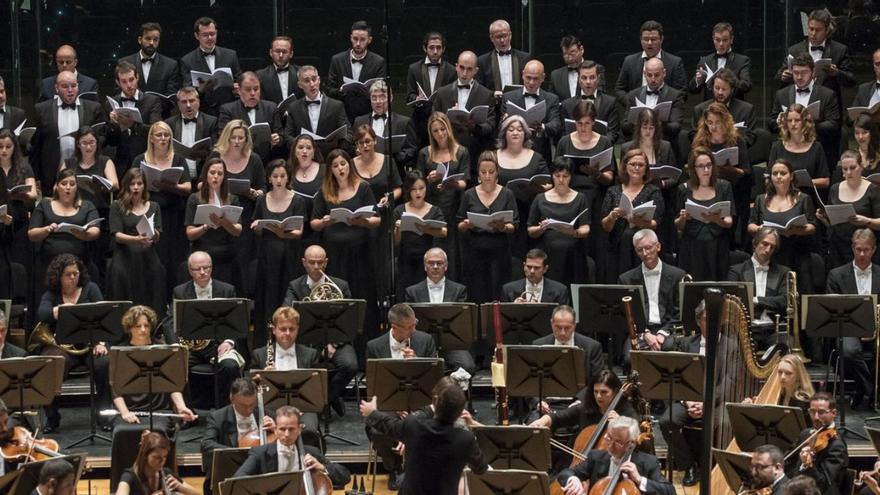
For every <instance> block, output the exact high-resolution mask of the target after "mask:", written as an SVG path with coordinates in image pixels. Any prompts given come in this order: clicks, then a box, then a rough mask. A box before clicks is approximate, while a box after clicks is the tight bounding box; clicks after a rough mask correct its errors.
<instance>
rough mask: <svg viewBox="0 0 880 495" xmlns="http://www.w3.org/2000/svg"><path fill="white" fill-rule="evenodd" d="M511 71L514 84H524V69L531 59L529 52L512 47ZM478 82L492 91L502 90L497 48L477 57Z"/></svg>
mask: <svg viewBox="0 0 880 495" xmlns="http://www.w3.org/2000/svg"><path fill="white" fill-rule="evenodd" d="M511 52H512V53H511V56H510V71H511V72H512V75H513V79H512V83H513V84H522V70H523V67H525V66H526V63H527V62H528V61H529V58H531V57H530V56H529V54H528V53H526V52H524V51H522V50H516V49H511ZM477 67H478V69H479V70H477V75H476V76H475V77H474V78H475V79H476V80H477V82H479V83H480V84H482V85H483V86H485V87H487V88H489V89H490V90H491V91H493V92H494V91H501V90H502V89H504V87H503V86H502V85H501V72H500V70H499V69H498V54H497V53H496V52H495V50H492V51H489V52H486V53H484V54H482V55H480V56H479V57H478V58H477Z"/></svg>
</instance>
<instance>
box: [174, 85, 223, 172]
mask: <svg viewBox="0 0 880 495" xmlns="http://www.w3.org/2000/svg"><path fill="white" fill-rule="evenodd" d="M200 108H201V100H200V99H199V92H198V91H197V90H196V88H194V87H192V86H184V87H183V88H181V89H180V90H178V91H177V109H178V111H179V113H178V114H177V115H174V116H173V117H171V118H169V119H167V120H166V121H165V123H166V124H168V127H171V133H172V135H173V136H172V137H174V139H176V140H178V141H180V142H181V143H183V144H184V145H185V146H192V145H193V143H195V142H196V141H200V140H202V139H205V138H211V139H212V140H214V139H216V136H217V135H218V134H220V131H219V130H218V129H217V117H214V116H213V115H208V114H206V113H204V112H200V111H199V109H200ZM210 144H211V146H208V149H213V148H214V146H213V142H212V143H210ZM207 157H208V153H203V154H196V155H193V156H192V158H186V165H187V168H189V176H190V177H192V178H193V186H195V183H196V182H198V177H199V173H200V172H201V170H202V163H204V162H205V159H206V158H207Z"/></svg>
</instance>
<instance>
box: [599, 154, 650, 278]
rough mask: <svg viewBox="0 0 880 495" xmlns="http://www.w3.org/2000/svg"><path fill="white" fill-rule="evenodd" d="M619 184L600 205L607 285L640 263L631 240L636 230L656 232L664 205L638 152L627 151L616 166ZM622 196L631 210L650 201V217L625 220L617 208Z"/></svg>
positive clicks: (612, 188) (645, 162) (643, 157)
mask: <svg viewBox="0 0 880 495" xmlns="http://www.w3.org/2000/svg"><path fill="white" fill-rule="evenodd" d="M617 176H618V180H620V184H615V185H613V186H611V187H610V188H609V189H608V193H607V194H606V195H605V200H604V201H603V203H602V213H601V218H602V229H603V230H604V231H605V232H607V233H608V240H609V242H608V244H609V245H608V253H607V254H606V256H607V258H606V261H605V264H606V267H605V280H606V283H609V284H613V283H617V277H619V276H620V274H621V273H623V272H625V271H627V270H629V269H631V268H635V267H636V266H638V265H639V263H640V262H641V261H640V260H639V258H638V257H637V256H636V252H635V249H634V248H633V244H632V237H633V234H634V233H636V231H638V230H641V229H651V230H654V231H656V230H657V226H658V225H659V224H660V222H661V220H662V219H663V211H664V207H665V206H664V203H663V196H662V195H661V194H660V189H659V188H658V187H657V186H655V185H653V184H651V183H650V182H651V169H650V168H649V167H648V157H647V155H645V153H644V152H643V151H642V150H640V149H633V150H629V151H627V152H626V154H625V155H623V158H622V159H621V160H620V164H619V165H618V166H617ZM623 196H626V198H627V199H628V200H629V201H630V203H631V204H632V206H633V208H635V207H638V206H640V205H642V204H645V203H648V202H651V201H653V202H654V214H653V215H651V216H642V215H633V216H632V217H631V218H627V217H626V215H625V212H624V211H623V210H621V208H620V202H621V199H622V198H623Z"/></svg>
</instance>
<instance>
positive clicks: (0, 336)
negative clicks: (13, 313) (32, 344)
mask: <svg viewBox="0 0 880 495" xmlns="http://www.w3.org/2000/svg"><path fill="white" fill-rule="evenodd" d="M7 335H9V320H8V319H7V317H6V313H4V312H3V310H2V309H0V359H6V358H14V357H25V356H26V355H27V352H25V350H24V349H22V348H21V347H18V346H16V345H15V344H11V343H9V342H7V341H6V337H7Z"/></svg>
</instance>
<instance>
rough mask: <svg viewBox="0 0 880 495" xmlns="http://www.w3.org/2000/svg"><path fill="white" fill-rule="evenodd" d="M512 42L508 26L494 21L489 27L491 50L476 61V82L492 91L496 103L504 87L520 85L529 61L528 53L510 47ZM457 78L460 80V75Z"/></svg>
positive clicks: (501, 20) (503, 22)
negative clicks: (477, 68) (523, 71)
mask: <svg viewBox="0 0 880 495" xmlns="http://www.w3.org/2000/svg"><path fill="white" fill-rule="evenodd" d="M512 40H513V34H512V33H511V31H510V24H509V23H508V22H507V21H505V20H504V19H498V20H496V21H494V22H493V23H492V24H490V25H489V41H491V42H492V50H491V51H488V52H486V53H484V54H482V55H480V58H479V59H477V67H479V70H478V71H477V73H476V78H477V81H478V82H479V83H480V84H482V85H483V86H485V87H486V88H488V89H489V90H490V91H493V94H494V96H495V99H496V101H500V100H501V96H502V94H503V91H504V88H505V87H507V86H512V85H520V84H522V78H521V77H520V76H521V74H522V70H523V68H524V67H525V65H526V62H528V61H529V54H528V53H526V52H524V51H521V50H514V49H513V48H512V47H511V46H510V44H511V41H512ZM458 77H459V79H461V74H459V75H458Z"/></svg>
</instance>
